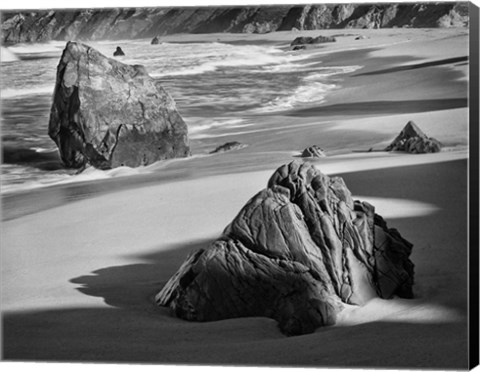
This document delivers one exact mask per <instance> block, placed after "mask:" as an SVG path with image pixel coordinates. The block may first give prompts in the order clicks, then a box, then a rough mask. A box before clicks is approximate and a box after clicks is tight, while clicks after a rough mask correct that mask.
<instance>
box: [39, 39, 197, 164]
mask: <svg viewBox="0 0 480 372" xmlns="http://www.w3.org/2000/svg"><path fill="white" fill-rule="evenodd" d="M48 132H49V135H50V137H51V138H52V139H53V140H54V141H55V143H56V144H57V146H58V149H59V151H60V156H61V158H62V160H63V162H64V164H65V165H66V166H67V167H71V168H80V167H83V166H85V165H87V164H91V165H93V166H95V167H97V168H101V169H107V168H114V167H118V166H121V165H126V166H130V167H136V166H140V165H146V164H150V163H153V162H155V161H158V160H162V159H169V158H174V157H185V156H188V155H189V154H190V149H189V144H188V134H187V125H186V124H185V122H184V121H183V119H182V117H181V116H180V114H179V113H178V111H177V110H176V107H175V102H174V101H173V99H172V98H171V97H170V95H169V94H168V93H167V92H166V91H165V90H164V89H163V88H162V87H161V85H160V84H159V83H158V82H156V81H155V80H154V79H152V78H151V77H150V76H149V75H148V73H147V72H146V70H145V68H144V67H143V66H140V65H135V66H130V65H126V64H123V63H121V62H119V61H117V60H114V59H111V58H107V57H105V56H104V55H102V54H101V53H99V52H98V51H97V50H95V49H93V48H91V47H89V46H87V45H84V44H81V43H76V42H68V43H67V45H66V47H65V50H64V51H63V54H62V57H61V59H60V62H59V64H58V67H57V80H56V84H55V92H54V97H53V103H52V108H51V112H50V122H49V128H48Z"/></svg>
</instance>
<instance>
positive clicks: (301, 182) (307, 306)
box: [156, 162, 414, 335]
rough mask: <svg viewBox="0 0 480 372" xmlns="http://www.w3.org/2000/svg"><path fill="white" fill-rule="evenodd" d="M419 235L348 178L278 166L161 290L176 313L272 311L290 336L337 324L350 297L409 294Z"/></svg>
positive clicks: (160, 299)
mask: <svg viewBox="0 0 480 372" xmlns="http://www.w3.org/2000/svg"><path fill="white" fill-rule="evenodd" d="M411 250H412V244H410V243H409V242H408V241H406V240H405V239H403V238H402V237H401V236H400V234H399V233H398V231H396V230H395V229H389V228H388V227H387V225H386V223H385V221H384V220H383V219H382V218H381V217H380V216H378V215H376V214H375V212H374V207H373V206H372V205H370V204H368V203H365V202H360V201H354V200H353V199H352V197H351V194H350V192H349V190H348V189H347V187H346V186H345V183H344V182H343V180H342V179H341V178H339V177H332V178H330V177H328V176H326V175H323V174H322V173H321V172H319V171H318V170H317V169H316V168H314V167H313V166H311V165H308V164H306V163H300V162H292V163H290V164H287V165H284V166H282V167H280V168H279V169H278V170H277V171H276V172H275V173H274V174H273V175H272V177H271V178H270V180H269V182H268V187H267V188H266V189H264V190H262V191H260V192H259V193H258V194H257V195H255V196H254V197H253V198H252V199H251V200H250V201H248V203H247V204H246V205H245V206H244V207H243V209H242V210H241V211H240V213H239V214H238V215H237V216H236V217H235V219H234V220H233V221H232V222H231V223H230V225H228V226H227V227H226V228H225V230H224V232H223V234H222V236H221V237H220V238H219V239H218V240H216V241H215V242H213V243H212V244H211V245H210V246H209V247H206V248H205V249H201V250H199V251H196V252H193V253H192V254H191V255H190V256H189V257H188V259H187V260H186V261H185V262H184V263H183V264H182V266H181V267H180V269H179V270H178V272H177V273H176V274H175V275H174V276H173V277H172V278H171V279H170V280H169V281H168V282H167V283H166V285H165V286H164V287H163V289H162V290H161V291H160V292H159V293H158V294H157V296H156V301H157V303H158V304H159V305H162V306H169V307H170V308H171V309H172V310H173V312H174V313H175V315H176V316H178V317H181V318H183V319H188V320H196V321H212V320H219V319H226V318H234V317H246V316H266V317H270V318H273V319H275V320H277V321H278V323H279V327H280V329H281V331H282V332H283V333H285V334H287V335H297V334H305V333H310V332H313V331H314V330H315V329H316V328H318V327H320V326H325V325H331V324H334V323H335V321H336V315H337V314H338V312H339V311H340V310H341V309H342V307H343V305H342V304H355V305H362V304H364V303H365V302H366V301H368V300H370V299H372V298H374V297H382V298H391V297H392V296H394V295H397V296H400V297H405V298H411V297H412V296H413V293H412V285H413V275H414V273H413V264H412V262H411V261H410V260H409V256H410V253H411Z"/></svg>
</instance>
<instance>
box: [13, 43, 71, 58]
mask: <svg viewBox="0 0 480 372" xmlns="http://www.w3.org/2000/svg"><path fill="white" fill-rule="evenodd" d="M65 44H66V42H64V41H51V42H48V43H35V44H29V43H20V44H15V45H12V46H9V47H8V49H9V50H10V51H11V52H13V53H15V54H16V55H17V56H20V57H21V55H22V54H50V53H57V54H59V53H61V52H62V50H63V48H65Z"/></svg>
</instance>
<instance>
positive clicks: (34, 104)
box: [0, 40, 360, 193]
mask: <svg viewBox="0 0 480 372" xmlns="http://www.w3.org/2000/svg"><path fill="white" fill-rule="evenodd" d="M88 44H89V45H91V46H92V47H94V48H96V49H97V50H99V51H100V52H101V53H103V54H105V55H106V56H112V53H113V51H114V50H115V48H116V46H117V45H120V46H121V48H122V49H123V51H124V52H125V54H126V55H125V56H124V57H119V59H120V60H121V61H122V62H124V63H128V64H141V65H144V66H145V67H146V69H147V71H148V72H149V74H150V75H151V76H152V77H154V78H155V79H158V80H159V81H160V82H161V83H162V85H163V86H164V87H165V88H166V90H167V91H168V92H169V93H170V94H171V96H172V97H173V98H174V100H175V102H176V103H177V108H178V110H179V112H180V114H181V115H182V117H183V118H184V119H185V121H186V122H187V124H188V127H189V135H190V138H191V140H192V141H194V140H195V139H196V138H205V137H206V136H208V132H209V130H211V129H212V128H217V127H220V126H223V127H228V128H240V127H243V126H251V125H252V122H254V120H252V117H255V115H269V114H275V113H278V112H281V111H285V110H290V109H295V108H302V107H308V106H310V105H315V104H318V103H321V102H323V101H324V99H325V97H326V96H327V95H328V92H330V91H332V90H334V89H337V88H338V80H339V76H341V75H342V74H344V73H346V72H351V71H354V70H356V69H358V68H360V66H347V67H325V66H323V65H322V63H321V60H320V61H319V60H318V59H313V58H311V56H309V55H307V54H303V53H295V52H290V51H287V50H286V49H285V48H284V47H282V46H272V45H259V44H255V45H245V44H243V45H234V44H226V43H220V42H210V43H161V44H158V45H150V40H135V41H115V42H109V41H104V42H91V43H88ZM64 46H65V43H64V42H50V43H46V44H33V45H31V44H30V45H22V44H20V45H15V46H11V47H8V48H4V47H2V55H1V66H0V71H1V80H0V81H1V85H0V98H1V121H2V130H1V136H2V150H3V158H2V160H3V161H2V165H1V168H2V177H1V192H2V193H7V192H13V191H16V190H22V189H25V188H32V187H42V186H46V185H50V184H53V183H58V182H68V181H75V180H82V179H85V178H86V177H84V176H83V177H81V176H79V175H76V171H75V170H66V169H64V168H63V167H62V166H61V164H59V162H58V156H57V150H56V146H55V144H54V142H53V141H52V140H51V139H50V138H49V137H48V134H47V133H48V120H49V113H50V106H51V100H52V94H53V89H54V84H55V75H56V67H57V64H58V60H59V58H60V56H61V53H62V50H63V48H64ZM113 173H115V174H117V173H118V172H110V173H102V172H101V171H98V172H95V177H98V178H102V177H106V176H109V175H111V174H113ZM120 173H121V172H120Z"/></svg>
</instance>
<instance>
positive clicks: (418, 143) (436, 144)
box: [385, 121, 442, 154]
mask: <svg viewBox="0 0 480 372" xmlns="http://www.w3.org/2000/svg"><path fill="white" fill-rule="evenodd" d="M385 150H386V151H405V152H408V153H410V154H426V153H432V152H440V151H441V150H442V144H441V143H440V141H438V140H436V139H435V138H429V137H427V135H426V134H425V133H423V132H422V130H421V129H420V128H419V127H418V126H417V125H416V124H415V123H414V122H413V121H409V122H408V123H407V125H405V127H404V128H403V129H402V131H401V132H400V134H399V135H398V136H397V137H396V138H395V139H394V140H393V142H392V143H391V144H390V145H388V146H387V148H386V149H385Z"/></svg>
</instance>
